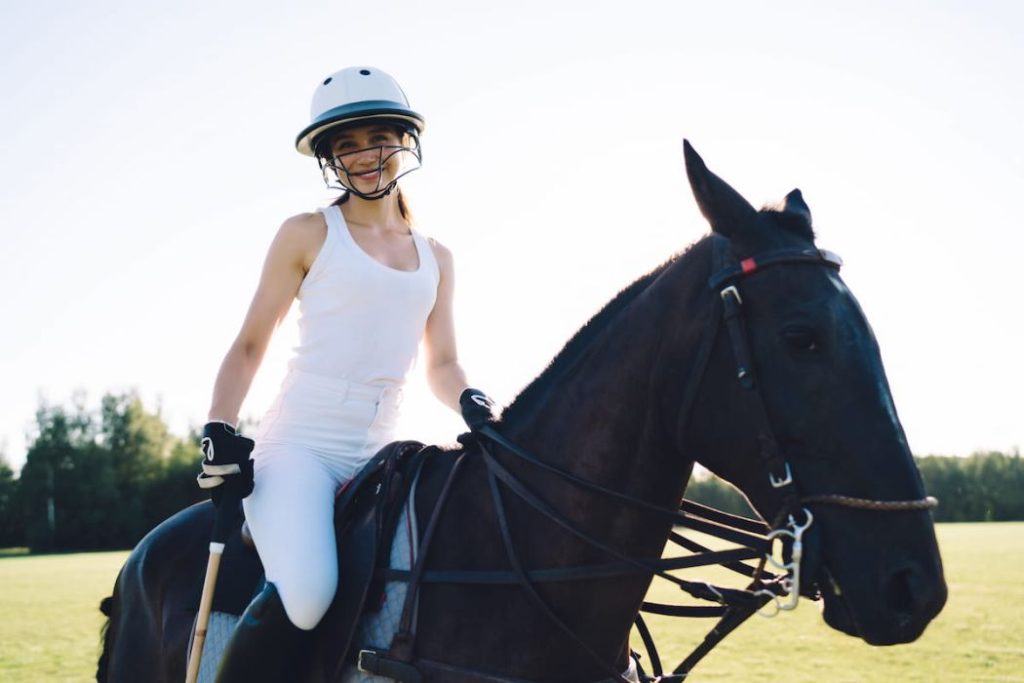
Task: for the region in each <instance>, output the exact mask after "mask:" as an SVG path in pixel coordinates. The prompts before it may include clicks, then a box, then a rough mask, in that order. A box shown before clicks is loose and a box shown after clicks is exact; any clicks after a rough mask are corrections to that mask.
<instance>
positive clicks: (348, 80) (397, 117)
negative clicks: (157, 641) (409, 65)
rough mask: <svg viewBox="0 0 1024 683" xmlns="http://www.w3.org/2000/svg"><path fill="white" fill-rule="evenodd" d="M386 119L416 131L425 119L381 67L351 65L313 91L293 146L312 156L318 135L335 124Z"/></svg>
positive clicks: (421, 126) (328, 78) (331, 76)
mask: <svg viewBox="0 0 1024 683" xmlns="http://www.w3.org/2000/svg"><path fill="white" fill-rule="evenodd" d="M374 119H385V120H390V121H399V122H403V123H406V124H408V125H409V126H410V127H411V128H412V130H414V131H415V132H416V134H417V136H418V135H419V133H422V132H423V128H424V120H423V117H422V116H420V115H419V114H418V113H416V112H414V111H413V110H412V109H410V108H409V100H408V99H407V98H406V96H405V93H404V92H402V88H401V87H399V85H398V83H397V82H396V81H395V79H393V78H392V77H391V76H389V75H388V74H386V73H384V72H383V71H381V70H380V69H376V68H373V67H369V66H354V67H350V68H348V69H342V70H341V71H338V72H336V73H333V74H331V75H330V76H328V77H327V78H325V79H324V81H323V82H322V83H321V84H320V85H319V86H318V87H317V89H316V92H314V93H313V104H312V106H311V107H310V124H309V125H308V126H306V127H305V128H303V129H302V132H301V133H299V135H298V137H297V138H296V139H295V148H296V149H297V150H299V152H300V153H302V154H305V155H306V156H315V153H314V143H315V141H316V139H317V138H318V137H320V136H321V135H322V134H324V133H326V132H327V131H328V130H330V129H332V128H335V127H337V126H340V125H343V124H348V123H353V122H356V121H364V120H374Z"/></svg>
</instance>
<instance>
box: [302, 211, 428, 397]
mask: <svg viewBox="0 0 1024 683" xmlns="http://www.w3.org/2000/svg"><path fill="white" fill-rule="evenodd" d="M320 212H321V213H323V215H324V218H325V219H326V220H327V239H326V240H325V241H324V244H323V246H322V247H321V248H320V253H319V254H317V257H316V259H314V261H313V265H312V266H310V269H309V272H308V273H306V277H305V279H303V281H302V285H301V286H300V287H299V293H298V299H299V345H298V346H296V347H295V355H294V357H293V358H292V360H291V362H290V363H289V367H290V368H291V369H292V370H294V371H299V372H304V373H313V374H317V375H320V376H322V377H325V378H333V379H342V380H346V381H349V382H356V383H359V384H373V385H378V386H401V385H402V384H403V383H404V382H405V378H406V376H407V375H408V373H409V370H410V369H411V368H412V367H413V364H414V363H415V360H416V352H417V350H418V348H419V342H420V339H421V338H422V337H423V330H424V328H425V326H426V322H427V317H428V316H429V315H430V312H431V311H432V310H433V308H434V301H435V300H436V298H437V285H438V283H439V282H440V279H441V271H440V268H439V267H438V265H437V259H435V258H434V251H433V249H431V247H430V244H428V242H427V240H426V239H424V238H423V236H422V235H420V234H419V233H417V232H416V231H415V230H413V231H412V238H413V243H414V244H415V245H416V252H417V254H418V255H419V267H418V268H417V269H416V270H413V271H403V270H396V269H395V268H391V267H389V266H386V265H384V264H383V263H381V262H380V261H378V260H376V259H375V258H373V257H372V256H370V255H369V254H367V253H366V252H365V251H363V249H362V248H361V247H360V246H359V245H358V244H356V241H355V239H353V237H352V234H351V233H350V232H349V229H348V225H347V224H346V223H345V217H344V215H342V213H341V209H340V207H337V206H328V207H327V208H324V209H320Z"/></svg>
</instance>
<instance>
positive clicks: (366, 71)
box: [359, 69, 370, 76]
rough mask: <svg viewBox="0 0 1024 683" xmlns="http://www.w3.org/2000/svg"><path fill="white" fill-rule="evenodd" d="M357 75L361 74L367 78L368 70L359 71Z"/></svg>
mask: <svg viewBox="0 0 1024 683" xmlns="http://www.w3.org/2000/svg"><path fill="white" fill-rule="evenodd" d="M359 73H361V74H362V75H363V76H369V75H370V70H369V69H360V70H359Z"/></svg>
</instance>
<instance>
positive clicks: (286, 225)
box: [279, 211, 327, 239]
mask: <svg viewBox="0 0 1024 683" xmlns="http://www.w3.org/2000/svg"><path fill="white" fill-rule="evenodd" d="M326 230H327V221H326V219H324V215H323V214H322V213H320V212H319V211H310V212H308V213H299V214H295V215H294V216H292V217H290V218H286V219H285V221H284V222H283V223H282V224H281V229H280V231H279V232H280V233H282V234H284V235H287V236H289V237H292V238H295V239H303V238H310V237H316V236H320V237H322V236H323V233H324V231H326Z"/></svg>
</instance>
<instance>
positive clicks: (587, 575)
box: [359, 238, 938, 683]
mask: <svg viewBox="0 0 1024 683" xmlns="http://www.w3.org/2000/svg"><path fill="white" fill-rule="evenodd" d="M713 239H715V240H716V241H715V243H714V252H713V262H714V263H715V265H716V266H717V270H716V272H715V273H714V274H713V275H712V276H711V278H710V279H709V280H708V285H709V287H710V288H711V289H712V290H713V291H715V292H716V293H717V294H718V298H719V300H721V302H722V306H721V307H715V308H714V309H713V314H712V315H713V318H712V320H711V323H710V324H709V325H708V327H707V332H706V333H705V334H704V337H703V339H702V342H701V347H700V349H699V351H698V356H697V363H696V373H695V374H694V379H693V380H692V381H691V382H690V384H689V386H688V387H687V389H686V393H685V395H684V400H683V405H682V408H681V410H680V415H681V416H682V418H683V419H684V420H685V419H686V418H687V417H688V415H689V410H690V407H691V405H692V403H693V400H694V399H695V396H696V390H697V387H698V386H699V385H700V383H701V381H702V380H703V376H704V373H705V371H706V369H707V364H708V360H709V358H710V355H711V350H712V348H713V347H714V342H715V339H716V336H717V331H718V329H719V327H720V322H723V321H724V323H725V328H726V330H727V332H728V334H729V339H730V344H731V347H732V350H733V355H734V357H735V360H736V365H737V373H736V378H737V380H738V381H739V382H740V385H741V386H742V387H743V388H744V389H745V390H748V391H749V392H750V393H749V394H748V396H750V397H751V399H752V403H753V412H754V415H755V419H756V421H757V422H758V423H759V427H758V440H759V443H760V444H761V464H762V466H763V468H764V470H765V472H766V475H767V477H768V480H769V482H770V484H771V486H772V487H773V488H774V489H776V490H777V491H778V492H779V494H780V496H781V498H782V505H781V506H780V509H779V512H778V514H777V515H776V517H775V519H774V521H773V522H772V524H770V525H769V524H765V523H764V522H761V521H759V520H754V519H748V518H745V517H739V516H736V515H730V514H728V513H725V512H721V511H719V510H715V509H713V508H710V507H706V506H704V505H700V504H698V503H695V502H693V501H688V500H685V499H684V500H682V501H681V503H680V506H679V508H678V509H669V508H664V507H661V506H658V505H654V504H651V503H649V502H647V501H645V500H642V499H639V498H634V497H632V496H628V495H626V494H623V493H621V492H618V491H614V490H611V489H608V488H605V487H603V486H600V485H598V484H595V483H593V482H590V481H587V480H585V479H582V478H579V477H577V476H576V475H574V474H572V473H570V472H566V471H564V470H561V469H559V468H557V467H554V466H553V465H550V464H549V463H546V462H544V461H543V460H540V459H539V458H537V457H536V456H535V455H533V454H532V453H530V452H529V451H526V450H525V449H523V448H521V447H520V446H518V445H517V444H515V443H513V442H511V441H509V440H508V439H507V438H506V437H505V436H504V435H503V434H501V433H500V432H499V431H498V430H497V429H495V428H494V427H493V426H490V425H488V426H485V427H484V428H483V429H481V430H480V431H479V432H478V433H477V438H476V441H477V443H478V445H479V447H480V449H481V452H482V457H483V460H484V462H485V464H486V468H487V478H488V484H489V488H490V492H491V497H492V499H493V501H494V508H495V513H496V515H497V517H498V526H499V530H500V533H501V538H502V542H503V544H504V547H505V551H506V554H507V556H508V560H509V564H510V566H511V567H512V570H511V571H476V570H474V571H468V570H467V571H458V570H438V571H425V570H424V569H423V567H424V564H425V559H426V555H427V552H428V548H427V545H428V543H429V537H430V536H431V535H432V534H427V537H426V538H425V539H424V544H423V545H422V546H421V548H420V556H419V557H418V558H417V563H416V565H417V566H416V567H415V568H414V570H413V571H411V572H410V571H402V570H390V569H389V570H386V571H385V572H384V578H385V580H402V581H408V582H409V590H408V592H407V595H406V603H405V609H404V610H403V612H404V613H405V614H408V613H409V612H410V610H411V609H412V605H413V604H414V603H413V601H414V600H415V595H416V593H417V592H418V589H419V584H420V583H424V582H425V583H465V584H514V585H519V586H521V587H522V588H523V589H524V590H525V591H526V592H527V595H528V596H529V598H530V599H531V600H532V601H533V602H534V603H535V604H536V606H537V607H538V608H539V609H540V610H541V611H542V612H543V613H544V614H545V615H546V616H547V617H548V619H549V620H550V621H551V622H552V623H554V624H556V625H557V626H558V627H559V628H560V629H561V630H562V631H563V632H564V633H565V634H566V636H567V637H568V639H569V640H571V641H572V642H573V643H574V644H575V646H576V647H577V648H578V649H579V650H580V651H581V652H584V653H585V654H586V655H587V656H588V657H589V658H590V659H591V660H592V661H594V662H595V664H596V665H597V666H599V667H600V668H601V669H603V670H604V671H606V672H608V674H609V678H608V679H606V680H607V681H613V682H615V683H632V682H631V681H630V680H629V679H627V678H625V677H624V676H623V675H622V673H621V672H620V671H619V670H618V668H617V667H616V666H615V661H612V662H608V661H606V660H605V659H604V658H603V657H601V656H600V655H598V654H597V653H596V652H594V651H593V650H592V648H591V647H590V646H589V645H588V644H587V643H585V642H583V640H582V639H580V638H579V636H577V635H576V634H575V633H574V632H573V631H572V629H571V627H570V626H568V625H567V624H566V623H565V621H564V620H563V619H562V618H561V617H560V616H559V615H558V613H557V612H556V611H555V610H554V609H553V608H552V607H551V606H550V605H549V604H548V603H547V601H545V600H544V598H543V597H542V596H541V594H540V592H539V591H538V590H537V587H536V584H537V583H548V582H558V581H578V580H584V579H595V578H612V577H622V576H627V575H636V574H649V575H656V576H659V577H661V578H662V579H665V580H666V581H670V582H671V583H673V584H675V585H677V586H678V587H679V588H680V589H681V590H683V591H685V592H686V593H688V594H689V595H690V596H692V597H693V598H696V599H698V600H704V601H709V602H714V603H717V605H715V606H684V605H663V604H658V603H648V602H644V603H642V605H641V608H640V609H641V611H642V612H648V613H651V614H659V615H667V616H682V617H718V618H719V621H718V623H717V624H716V625H715V626H714V628H712V629H711V631H710V632H709V633H708V635H707V636H705V638H704V640H703V642H702V643H701V644H700V645H699V646H698V647H697V648H695V649H694V651H693V652H691V653H690V655H688V656H687V657H686V658H685V659H684V660H683V661H682V662H681V663H680V664H679V665H678V666H677V667H676V668H675V669H674V670H673V672H672V674H670V675H664V674H663V672H662V666H661V661H660V659H659V657H658V654H657V649H656V647H655V644H654V640H653V638H652V637H651V634H650V631H649V629H648V628H647V626H646V624H645V623H644V621H643V618H642V616H640V615H639V614H638V615H637V619H636V627H637V630H638V632H639V634H640V636H641V639H642V640H643V642H644V646H645V648H646V650H647V652H648V656H649V658H650V660H651V665H652V669H653V673H654V676H653V677H651V676H648V675H647V674H646V673H645V672H643V670H642V669H640V668H639V665H638V662H637V665H636V668H637V670H638V673H639V677H640V679H641V680H642V681H661V682H664V683H669V682H677V681H683V680H684V679H685V678H686V677H687V675H688V674H689V672H690V671H691V670H692V668H693V667H694V666H695V665H696V664H697V663H698V662H699V661H700V660H701V659H702V658H703V657H704V656H705V655H706V654H707V653H708V652H710V651H711V650H712V649H713V648H714V647H715V645H717V644H718V643H719V642H721V641H722V640H723V639H724V638H725V637H726V636H727V635H728V634H729V633H731V632H732V631H733V630H734V629H735V628H736V627H738V626H739V625H740V624H742V623H743V622H745V621H746V620H747V619H748V618H750V617H751V616H752V615H753V614H755V613H758V614H762V616H768V617H771V616H775V615H776V614H777V613H778V612H779V611H781V610H792V609H794V608H795V607H796V605H797V602H798V601H799V598H800V596H801V595H804V596H805V597H808V598H811V599H818V598H819V597H820V596H819V594H818V591H817V589H816V588H814V587H813V586H812V587H804V586H802V585H801V576H800V563H801V560H802V537H803V534H804V533H805V532H806V531H807V530H808V529H809V528H810V527H811V525H812V524H813V521H814V516H813V514H812V513H811V511H810V510H809V509H808V508H807V507H806V506H808V505H819V504H824V505H839V506H843V507H849V508H856V509H863V510H874V511H885V512H901V511H919V510H930V509H933V508H934V507H936V506H937V505H938V501H937V500H936V499H935V498H932V497H930V496H929V497H925V498H921V499H918V500H896V501H891V500H873V499H866V498H856V497H851V496H845V495H841V494H811V495H805V496H801V495H800V494H799V493H798V492H797V490H796V487H795V485H794V482H793V475H792V469H791V467H790V465H789V463H788V462H787V461H786V460H785V458H784V457H783V456H782V455H781V452H780V448H779V446H778V442H777V440H776V439H775V436H774V431H773V430H772V428H771V423H770V420H769V418H768V413H767V410H766V408H765V403H764V398H763V396H762V394H761V391H760V389H759V388H758V384H757V382H756V377H755V374H754V368H753V356H752V354H751V352H750V346H749V338H748V335H747V332H746V325H745V321H744V318H743V314H742V305H743V299H742V297H741V296H740V292H739V290H738V289H737V284H738V282H739V281H740V280H741V279H742V278H744V277H746V276H748V275H750V274H752V273H755V272H758V271H760V270H763V269H765V268H767V267H771V266H776V265H782V264H809V265H817V266H824V267H828V268H833V269H835V270H839V268H840V266H841V265H842V261H841V259H839V257H838V256H836V255H834V254H832V253H831V252H828V251H825V250H817V249H785V250H778V251H772V252H767V253H765V254H761V255H759V256H756V257H753V258H747V259H744V260H742V261H740V262H739V263H738V264H737V265H732V266H724V267H723V266H720V265H719V263H720V262H724V260H725V258H726V254H725V251H726V249H727V246H726V245H725V244H724V242H725V240H722V239H720V238H713ZM488 442H490V443H491V444H496V445H498V446H501V447H502V448H503V449H505V450H506V451H507V452H509V453H512V454H514V455H515V456H517V457H518V458H519V459H521V460H523V461H525V462H527V463H530V464H531V465H533V466H536V467H538V468H540V469H543V470H545V471H547V472H550V473H552V474H554V475H556V476H558V477H560V478H562V479H564V480H566V481H567V482H569V483H571V484H573V485H575V486H577V487H580V488H584V489H587V490H589V491H592V492H593V493H595V494H598V495H601V496H604V497H606V498H611V499H613V500H615V501H618V502H620V503H623V504H626V505H629V506H632V507H635V508H638V509H641V510H644V511H647V512H650V513H651V514H653V515H656V516H658V517H662V518H667V519H669V520H670V521H671V522H672V524H673V525H674V526H677V527H684V528H687V529H691V530H694V531H697V532H700V533H704V534H707V535H710V536H713V537H716V538H718V539H721V540H725V541H729V542H730V543H735V544H737V545H738V546H740V547H739V548H735V549H731V550H720V551H713V550H710V549H709V548H707V547H705V546H703V545H701V544H699V543H697V542H695V541H692V540H690V539H687V538H685V537H683V536H682V535H681V534H678V533H676V532H674V531H673V532H671V533H670V535H669V539H668V540H669V541H670V542H672V543H674V544H676V545H679V546H681V547H683V548H685V549H687V550H689V551H690V552H691V553H693V554H692V555H689V556H686V557H673V558H643V559H636V558H632V557H629V556H627V555H625V554H623V553H621V552H619V551H618V550H616V549H614V548H612V547H610V546H608V545H607V544H605V543H604V542H602V541H600V540H599V539H596V538H593V537H592V536H590V535H589V534H587V533H586V532H584V531H582V530H581V529H579V528H578V527H577V526H576V525H575V524H574V523H573V522H572V521H571V520H569V519H567V518H566V517H564V516H563V515H561V514H560V513H559V512H558V511H557V510H555V509H553V508H552V507H551V506H550V505H549V504H548V503H547V502H545V501H544V500H543V499H542V498H540V497H539V496H538V495H537V494H535V493H534V492H533V491H531V490H530V489H529V488H528V487H527V486H526V485H525V484H524V483H523V482H522V481H520V480H519V479H518V478H517V477H516V476H515V475H514V474H513V473H512V472H510V471H509V470H508V469H507V468H505V467H504V466H503V465H502V464H501V463H500V462H499V461H498V459H497V458H496V457H495V456H494V454H493V453H492V452H491V449H490V448H489V443H488ZM460 460H461V458H460ZM457 469H458V468H457V467H456V468H454V469H453V471H452V473H451V475H450V477H449V480H448V481H447V482H446V484H445V486H444V491H443V492H442V495H441V497H440V498H439V500H438V502H437V507H436V508H435V512H434V515H433V516H432V518H431V521H430V524H429V525H428V526H429V527H431V528H432V527H433V526H434V524H435V523H436V519H437V515H438V511H439V509H440V508H441V507H442V506H443V504H444V499H445V498H446V495H447V492H448V491H449V489H450V487H451V483H452V480H453V479H454V476H455V471H456V470H457ZM502 486H504V488H505V489H507V490H508V491H510V492H511V493H512V494H514V495H515V496H517V497H518V498H519V499H520V500H522V501H523V502H525V503H526V504H527V505H529V506H530V507H532V508H533V509H534V510H536V511H538V512H539V513H541V514H542V515H544V516H545V517H547V518H548V519H549V520H551V521H552V522H554V523H555V524H557V525H559V526H560V527H562V528H563V529H565V530H566V531H568V532H569V533H571V534H573V535H574V536H576V537H577V538H579V539H581V540H583V541H584V542H586V543H587V544H589V545H591V546H593V547H595V548H598V549H600V550H601V551H602V552H604V553H606V554H607V555H609V556H611V557H613V558H615V560H616V562H613V563H608V564H601V565H589V566H579V567H561V568H553V569H539V570H536V569H527V568H525V567H523V566H522V563H521V562H520V560H519V556H518V553H517V552H516V547H515V543H514V539H513V538H512V536H511V532H510V529H509V525H508V518H507V513H506V511H505V505H504V502H503V498H502V491H501V488H502ZM801 517H802V519H799V518H801ZM778 539H781V540H782V542H783V544H784V546H785V547H786V548H787V549H788V550H789V555H790V561H789V562H778V561H777V560H776V559H775V557H774V556H773V550H772V549H773V546H774V542H775V540H778ZM752 559H758V560H759V561H758V564H757V566H756V567H751V566H750V565H747V564H745V563H744V562H743V560H752ZM768 564H771V565H772V566H773V567H775V568H777V569H779V570H781V571H782V572H783V573H782V574H774V573H772V572H770V571H767V569H766V567H767V565H768ZM707 565H722V566H723V567H726V568H728V569H730V570H732V571H735V572H738V573H740V574H743V575H745V576H747V577H749V578H750V579H751V583H750V585H749V586H748V588H746V589H742V590H741V589H736V588H727V587H722V586H714V585H711V584H709V583H706V582H699V581H688V580H684V579H681V578H679V577H677V576H673V575H672V574H669V573H668V572H669V571H672V570H676V569H682V568H690V567H697V566H707ZM770 602H774V610H772V611H771V612H770V613H767V614H765V613H764V612H762V611H761V610H762V608H763V607H764V606H765V605H767V604H768V603H770ZM403 621H406V620H405V619H403ZM408 634H409V629H408V628H406V629H403V635H404V636H407V635H408ZM364 654H367V655H368V656H367V657H366V661H367V662H370V661H371V660H376V659H377V658H378V657H379V653H376V652H373V651H368V650H364V651H363V652H361V653H360V657H359V662H360V668H361V669H362V668H363V660H364V658H363V655H364ZM389 655H391V656H392V657H393V658H394V659H395V660H399V661H401V662H405V664H403V666H410V664H411V666H412V667H415V666H416V665H423V666H424V668H427V669H431V668H435V669H436V668H437V667H439V666H441V667H446V668H447V669H448V670H449V671H458V672H460V673H462V674H465V675H469V676H471V677H475V678H477V679H478V680H486V681H505V682H511V681H516V683H522V682H521V681H520V679H512V678H503V677H500V676H496V675H494V674H489V673H485V672H481V671H470V670H467V669H459V668H457V667H450V666H448V665H441V664H439V663H436V662H427V661H425V660H422V659H414V658H413V657H412V648H411V643H409V642H408V640H405V639H404V638H403V642H402V644H401V647H399V648H398V651H397V652H396V648H394V646H393V647H392V651H391V652H389ZM629 656H630V657H632V658H634V660H637V659H638V655H636V654H635V653H630V655H629ZM383 659H384V661H385V662H387V661H390V660H388V659H387V658H383ZM627 661H628V660H627ZM375 668H376V667H369V668H366V669H365V670H366V671H369V672H370V673H377V671H375V670H374V669H375ZM412 670H413V671H415V668H413V669H412ZM415 679H416V676H414V675H410V676H409V678H408V679H406V678H405V677H402V679H400V680H415Z"/></svg>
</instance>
